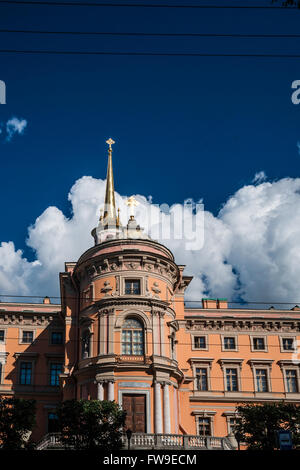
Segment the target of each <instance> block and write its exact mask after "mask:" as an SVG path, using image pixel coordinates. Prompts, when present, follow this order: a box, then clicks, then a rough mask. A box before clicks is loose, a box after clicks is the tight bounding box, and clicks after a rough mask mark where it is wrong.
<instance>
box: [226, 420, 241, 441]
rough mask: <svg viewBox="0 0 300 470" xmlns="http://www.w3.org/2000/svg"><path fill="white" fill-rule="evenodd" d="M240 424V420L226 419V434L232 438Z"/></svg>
mask: <svg viewBox="0 0 300 470" xmlns="http://www.w3.org/2000/svg"><path fill="white" fill-rule="evenodd" d="M239 422H240V418H236V417H235V416H230V417H228V420H227V426H228V434H230V435H231V436H234V434H235V432H236V427H237V425H238V424H239Z"/></svg>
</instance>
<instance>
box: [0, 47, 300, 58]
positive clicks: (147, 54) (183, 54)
mask: <svg viewBox="0 0 300 470" xmlns="http://www.w3.org/2000/svg"><path fill="white" fill-rule="evenodd" d="M0 53H1V54H46V55H82V56H84V55H86V56H133V57H134V56H135V57H139V56H140V57H142V56H143V57H224V58H225V57H231V58H250V57H252V58H264V59H272V58H273V59H300V54H234V53H232V54H230V53H216V54H212V53H208V52H133V51H124V52H123V51H122V52H121V51H63V50H61V51H59V50H34V49H31V50H28V49H27V50H21V49H0Z"/></svg>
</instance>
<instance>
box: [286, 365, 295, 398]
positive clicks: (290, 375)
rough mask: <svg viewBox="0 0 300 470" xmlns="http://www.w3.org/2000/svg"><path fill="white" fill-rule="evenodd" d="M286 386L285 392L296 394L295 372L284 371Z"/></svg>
mask: <svg viewBox="0 0 300 470" xmlns="http://www.w3.org/2000/svg"><path fill="white" fill-rule="evenodd" d="M286 385H287V391H288V392H289V393H297V392H298V378H297V372H296V371H295V370H287V371H286Z"/></svg>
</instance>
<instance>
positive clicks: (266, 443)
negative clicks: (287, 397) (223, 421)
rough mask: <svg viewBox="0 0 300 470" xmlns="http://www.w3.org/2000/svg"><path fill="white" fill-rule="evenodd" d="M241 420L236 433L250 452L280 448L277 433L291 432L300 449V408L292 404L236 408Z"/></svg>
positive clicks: (268, 404) (250, 405)
mask: <svg viewBox="0 0 300 470" xmlns="http://www.w3.org/2000/svg"><path fill="white" fill-rule="evenodd" d="M236 411H237V413H238V415H239V416H240V420H239V422H238V424H237V426H236V433H238V435H239V437H240V439H239V440H240V441H242V442H245V443H246V445H247V447H248V449H250V450H255V449H259V450H274V449H276V448H278V443H277V431H279V430H284V431H290V432H291V433H292V436H293V443H294V446H295V447H296V448H297V447H300V434H299V430H300V406H298V405H294V404H291V403H283V402H281V403H271V404H270V403H266V404H259V405H258V404H246V405H242V406H238V407H237V408H236Z"/></svg>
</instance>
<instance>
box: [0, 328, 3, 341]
mask: <svg viewBox="0 0 300 470" xmlns="http://www.w3.org/2000/svg"><path fill="white" fill-rule="evenodd" d="M0 341H4V330H0Z"/></svg>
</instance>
